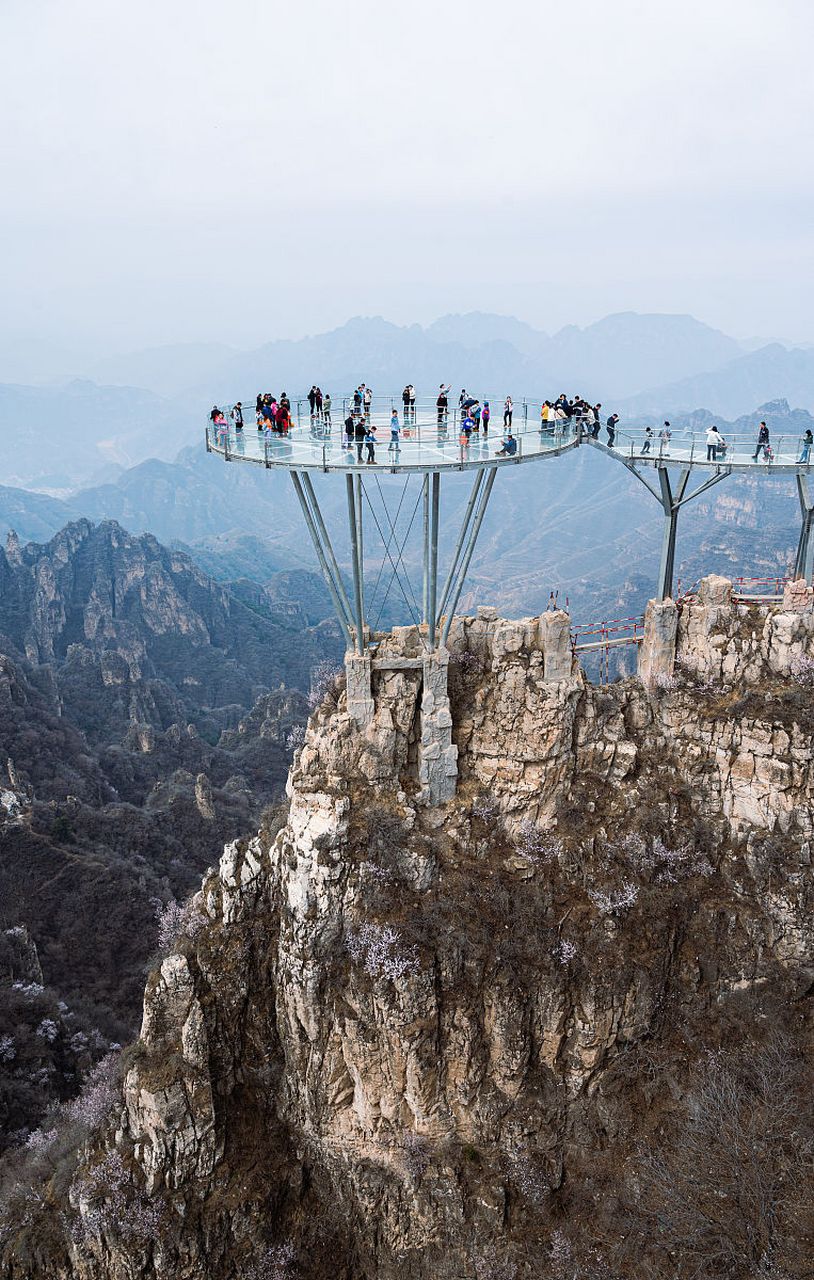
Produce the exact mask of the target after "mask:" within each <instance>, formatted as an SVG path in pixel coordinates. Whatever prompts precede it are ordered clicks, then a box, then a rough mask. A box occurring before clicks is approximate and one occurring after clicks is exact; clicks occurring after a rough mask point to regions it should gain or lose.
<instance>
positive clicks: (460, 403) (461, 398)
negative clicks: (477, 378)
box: [458, 387, 466, 410]
mask: <svg viewBox="0 0 814 1280" xmlns="http://www.w3.org/2000/svg"><path fill="white" fill-rule="evenodd" d="M465 400H466V387H462V388H461V394H460V395H459V396H458V408H459V409H461V410H462V409H463V407H464V401H465Z"/></svg>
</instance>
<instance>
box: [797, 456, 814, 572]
mask: <svg viewBox="0 0 814 1280" xmlns="http://www.w3.org/2000/svg"><path fill="white" fill-rule="evenodd" d="M796 480H797V497H798V498H799V499H800V514H801V516H802V528H801V530H800V541H799V542H798V544H797V556H796V558H795V561H794V577H795V578H805V580H806V586H808V587H810V586H812V585H813V584H812V577H813V576H814V502H812V499H811V494H810V492H809V488H808V476H804V475H801V474H800V473H799V472H798V474H797V476H796Z"/></svg>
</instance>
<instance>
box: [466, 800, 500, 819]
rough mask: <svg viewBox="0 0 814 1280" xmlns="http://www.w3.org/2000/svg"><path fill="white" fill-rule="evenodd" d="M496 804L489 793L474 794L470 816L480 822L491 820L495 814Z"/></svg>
mask: <svg viewBox="0 0 814 1280" xmlns="http://www.w3.org/2000/svg"><path fill="white" fill-rule="evenodd" d="M497 811H498V809H497V804H496V803H495V801H494V800H493V799H492V797H491V796H489V795H482V796H476V797H475V799H474V800H473V801H472V817H473V818H480V820H481V822H491V821H492V819H493V818H495V817H496V816H497Z"/></svg>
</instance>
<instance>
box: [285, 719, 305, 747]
mask: <svg viewBox="0 0 814 1280" xmlns="http://www.w3.org/2000/svg"><path fill="white" fill-rule="evenodd" d="M304 742H305V725H304V724H295V725H294V728H293V729H289V731H288V733H287V734H286V740H285V745H286V750H287V751H299V749H300V747H301V746H302V745H303V743H304Z"/></svg>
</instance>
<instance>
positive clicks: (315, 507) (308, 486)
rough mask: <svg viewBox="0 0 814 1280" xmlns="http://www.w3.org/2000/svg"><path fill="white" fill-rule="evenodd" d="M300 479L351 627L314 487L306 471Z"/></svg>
mask: <svg viewBox="0 0 814 1280" xmlns="http://www.w3.org/2000/svg"><path fill="white" fill-rule="evenodd" d="M301 478H302V483H303V488H304V489H305V492H306V495H307V497H308V501H309V504H310V507H311V511H312V513H313V516H314V519H315V521H316V525H317V528H318V529H319V533H320V537H321V539H322V545H323V548H324V550H325V555H326V556H327V558H328V562H329V563H330V566H331V569H332V571H333V577H334V582H335V583H336V590H337V594H338V595H339V598H340V600H341V602H342V607H343V609H344V611H345V617H346V619H347V622H348V625H349V626H353V610H352V609H351V606H350V600H349V599H348V593H347V591H346V590H345V584H344V582H343V581H342V574H341V572H340V569H339V565H338V563H337V559H336V556H335V555H334V549H333V546H332V545H331V539H330V537H329V536H328V530H327V529H326V527H325V521H324V520H323V518H322V512H321V511H320V509H319V503H318V502H317V495H316V494H315V493H314V486H313V484H312V482H311V477H310V476H309V474H308V472H307V471H303V472H302V476H301Z"/></svg>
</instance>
